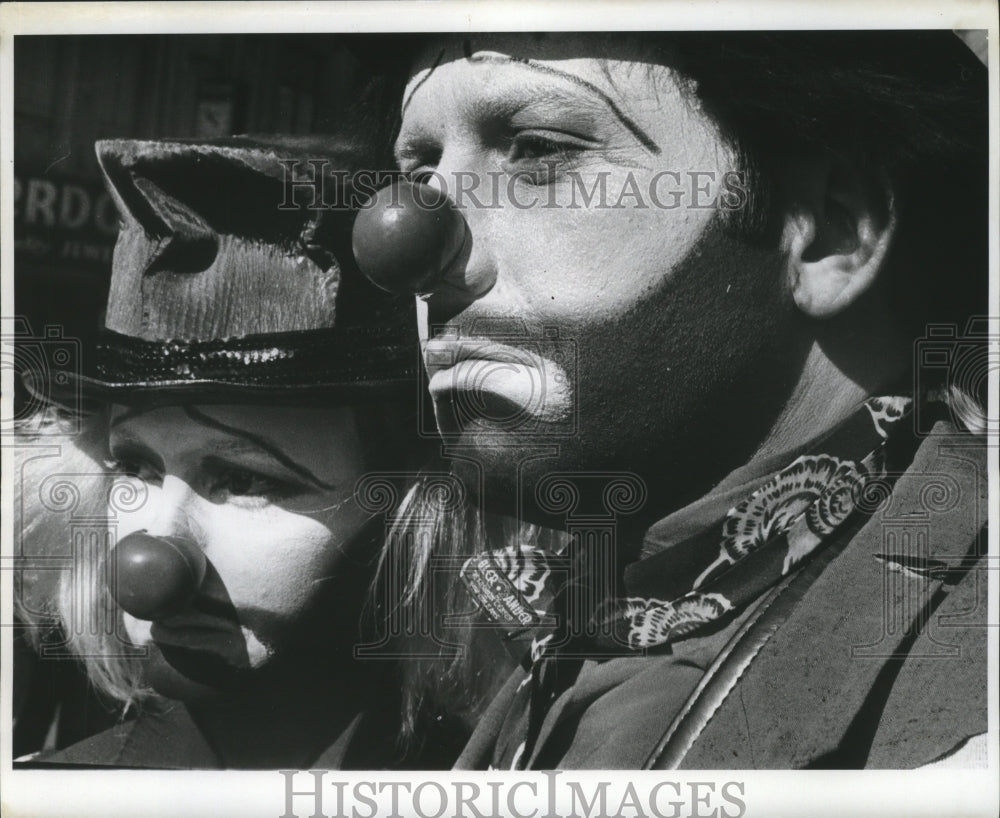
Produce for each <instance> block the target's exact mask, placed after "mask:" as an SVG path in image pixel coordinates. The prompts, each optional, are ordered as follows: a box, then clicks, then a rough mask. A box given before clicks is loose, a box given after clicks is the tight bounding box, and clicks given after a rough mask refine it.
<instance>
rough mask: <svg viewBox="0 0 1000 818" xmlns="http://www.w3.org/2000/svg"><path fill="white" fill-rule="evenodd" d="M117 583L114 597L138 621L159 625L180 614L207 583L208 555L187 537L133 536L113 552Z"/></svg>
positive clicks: (112, 593)
mask: <svg viewBox="0 0 1000 818" xmlns="http://www.w3.org/2000/svg"><path fill="white" fill-rule="evenodd" d="M112 558H113V559H114V564H115V574H116V577H117V583H109V589H110V590H111V595H112V596H113V597H114V598H115V601H116V602H117V603H118V604H119V605H120V606H121V607H122V609H123V610H125V611H127V612H128V613H130V614H132V616H134V617H135V618H136V619H145V620H147V621H154V622H155V621H157V620H161V619H166V618H167V617H170V616H173V615H174V614H177V613H180V612H181V611H182V610H183V609H184V608H185V607H186V606H187V605H188V604H190V602H191V600H192V599H194V596H195V594H196V593H197V592H198V588H199V587H200V586H201V583H202V581H203V580H204V579H205V570H206V567H207V563H206V560H205V554H204V552H203V551H202V550H201V548H199V547H198V545H197V543H194V542H191V540H186V539H184V538H183V537H153V536H151V535H149V534H146V533H145V532H141V531H140V532H137V533H135V534H129V535H128V536H127V537H125V538H124V539H123V540H122V541H121V542H119V543H118V544H117V545H116V546H115V547H114V549H113V550H112Z"/></svg>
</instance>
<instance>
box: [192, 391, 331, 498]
mask: <svg viewBox="0 0 1000 818" xmlns="http://www.w3.org/2000/svg"><path fill="white" fill-rule="evenodd" d="M183 408H184V414H186V415H187V416H188V417H189V418H191V420H193V421H195V422H196V423H200V424H201V425H202V426H207V427H209V428H210V429H215V430H217V431H220V432H225V433H226V434H230V435H233V436H235V437H240V438H243V439H244V440H247V441H249V442H250V443H252V444H254V446H255V447H256V448H258V449H260V450H262V451H264V452H266V453H267V454H269V455H270V456H271V457H273V458H274V459H275V460H276V461H278V462H279V463H280V464H281V465H282V466H284V467H285V468H286V469H288V470H289V471H290V472H292V473H293V474H296V475H298V476H299V477H301V478H302V479H303V480H307V481H308V482H310V483H312V484H313V485H314V486H316V487H317V488H321V489H325V490H326V491H334V490H335V489H336V486H334V485H332V484H330V483H327V482H326V481H324V480H320V479H319V478H318V477H317V476H316V475H315V474H313V473H312V472H311V471H309V469H307V468H306V467H305V466H303V465H302V464H301V463H297V462H296V461H294V460H292V459H291V458H290V457H289V456H288V455H287V454H285V453H284V452H283V451H281V449H279V448H278V447H277V446H275V445H274V444H273V443H271V442H270V441H269V440H267V439H266V438H263V437H261V436H260V435H255V434H254V433H253V432H248V431H247V430H246V429H240V428H239V427H238V426H230V425H229V424H227V423H223V422H222V421H219V420H216V419H215V418H212V417H209V416H208V415H206V414H203V413H202V412H199V411H198V410H197V409H195V408H193V407H191V406H185V407H183Z"/></svg>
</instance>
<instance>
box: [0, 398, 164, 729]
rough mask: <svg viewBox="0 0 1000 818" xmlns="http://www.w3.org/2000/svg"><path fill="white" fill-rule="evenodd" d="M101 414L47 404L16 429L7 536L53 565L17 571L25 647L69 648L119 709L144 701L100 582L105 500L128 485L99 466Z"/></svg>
mask: <svg viewBox="0 0 1000 818" xmlns="http://www.w3.org/2000/svg"><path fill="white" fill-rule="evenodd" d="M107 429H108V425H107V416H106V415H105V414H104V413H102V412H98V413H94V414H87V415H82V416H71V415H69V414H67V413H66V412H64V411H62V410H60V409H58V408H56V407H46V408H44V409H42V410H40V411H38V412H36V413H35V414H33V415H32V416H30V417H29V418H26V419H24V420H22V421H20V422H19V424H18V434H17V446H16V448H15V457H14V462H15V470H16V474H17V475H18V478H17V487H16V493H17V497H18V501H19V502H17V503H16V504H15V507H16V512H15V520H14V530H15V532H16V533H17V534H18V535H19V544H20V555H22V556H24V557H27V558H29V559H33V560H36V561H37V563H38V564H43V563H44V562H45V561H50V560H59V561H61V562H62V563H63V567H62V569H61V570H60V571H59V572H58V575H57V576H53V575H54V574H55V573H56V572H54V571H52V570H48V569H44V568H37V569H35V568H32V569H26V570H25V571H24V572H22V578H21V587H20V589H19V591H20V592H19V593H16V594H15V603H14V604H15V611H16V614H17V617H18V619H19V620H20V622H21V623H22V624H23V625H24V626H26V631H25V636H26V638H27V641H28V642H29V643H30V644H31V645H32V646H33V647H34V648H35V649H36V650H37V651H39V652H42V651H43V650H44V651H45V652H51V653H56V654H58V653H62V652H63V651H68V652H69V653H70V654H71V655H72V656H74V657H75V658H76V659H77V660H78V661H80V662H81V663H82V664H83V665H84V667H85V669H86V672H87V677H88V679H89V680H90V682H91V685H92V686H93V688H94V690H95V691H96V692H97V693H98V694H99V696H100V697H101V698H103V699H107V700H111V701H112V702H114V703H116V704H118V705H119V706H121V707H122V711H123V713H124V712H126V711H127V710H128V708H129V707H130V706H132V705H135V704H138V703H139V702H140V701H142V700H143V699H145V698H146V697H148V696H149V694H150V692H151V691H149V690H148V689H147V688H144V687H143V686H142V684H141V682H140V672H139V671H140V668H139V664H138V661H137V658H136V657H135V656H132V655H129V654H128V653H127V652H126V651H124V650H123V643H122V642H121V641H120V640H119V634H121V633H123V623H122V618H121V612H120V610H119V609H118V606H117V605H116V604H115V603H114V600H113V599H112V598H111V594H110V592H109V591H108V589H107V585H106V582H105V581H104V576H105V572H106V565H107V562H106V560H107V551H108V549H109V547H110V544H111V526H110V521H109V519H108V507H109V502H111V501H112V500H113V498H114V497H115V496H116V494H121V493H122V491H123V490H126V493H128V489H127V487H126V486H125V484H123V483H120V482H116V480H115V479H114V476H113V475H112V473H111V472H110V471H109V470H108V469H107V467H106V465H105V462H104V461H105V458H104V456H103V453H104V451H105V449H106V446H107ZM67 515H71V519H72V520H77V521H81V522H84V523H85V526H86V530H87V540H88V541H87V542H79V543H75V542H74V541H73V540H74V533H73V526H71V525H68V524H67Z"/></svg>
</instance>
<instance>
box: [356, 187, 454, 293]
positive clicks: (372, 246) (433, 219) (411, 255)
mask: <svg viewBox="0 0 1000 818" xmlns="http://www.w3.org/2000/svg"><path fill="white" fill-rule="evenodd" d="M464 241H465V220H464V219H463V218H462V216H461V214H460V213H459V212H458V210H457V209H456V208H455V207H454V205H452V203H451V200H450V199H449V198H448V194H447V193H445V192H443V191H440V190H438V189H436V188H433V187H430V186H429V185H424V184H413V183H410V182H405V181H402V182H393V183H392V184H390V185H387V186H386V187H384V188H382V189H381V190H379V191H378V192H377V193H376V194H375V196H374V197H373V199H372V200H371V201H370V202H369V203H368V205H367V206H366V207H365V208H364V209H362V210H361V212H359V213H358V216H357V219H356V220H355V222H354V234H353V245H354V258H355V260H356V261H357V263H358V267H360V268H361V271H362V272H363V273H364V274H365V275H366V276H368V278H370V279H371V280H372V282H374V283H375V284H376V285H378V286H379V287H381V288H382V289H383V290H388V291H389V292H393V293H427V292H430V291H431V290H433V289H435V288H436V287H437V286H438V284H440V282H441V281H442V280H443V279H444V277H445V276H446V274H447V272H448V269H449V268H450V267H451V266H452V264H453V263H454V262H455V259H456V258H457V257H458V254H459V253H460V252H461V250H462V245H463V244H464Z"/></svg>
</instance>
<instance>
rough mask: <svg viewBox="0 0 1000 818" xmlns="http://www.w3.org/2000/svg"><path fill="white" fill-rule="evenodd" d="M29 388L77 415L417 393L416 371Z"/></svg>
mask: <svg viewBox="0 0 1000 818" xmlns="http://www.w3.org/2000/svg"><path fill="white" fill-rule="evenodd" d="M21 381H22V383H23V384H24V387H25V389H27V391H28V392H29V393H30V394H31V396H32V397H33V398H35V399H36V400H38V401H39V402H41V403H44V404H49V405H55V406H58V407H60V408H61V409H64V410H66V411H69V412H73V413H83V414H86V413H91V412H94V411H98V410H99V409H100V408H102V407H104V406H108V405H110V404H121V405H125V406H136V405H142V406H176V405H183V404H250V405H278V404H294V405H343V404H357V403H370V402H377V401H384V400H393V399H395V400H399V399H403V398H406V397H415V396H416V395H417V394H418V392H417V384H418V382H419V379H418V377H417V375H416V372H414V373H413V375H412V376H410V375H409V374H404V375H400V376H399V377H390V378H384V379H380V380H364V381H358V382H355V383H348V382H338V383H327V384H324V383H308V384H305V383H284V384H260V383H251V382H246V383H241V382H238V381H236V382H234V381H220V380H211V379H195V380H174V381H155V382H152V381H151V382H145V383H140V382H128V383H124V382H119V383H115V382H110V381H103V380H100V379H98V378H94V377H91V376H87V375H81V374H77V373H71V372H58V373H55V377H53V378H40V377H36V376H35V375H34V374H33V373H31V372H25V373H23V374H22V376H21Z"/></svg>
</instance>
